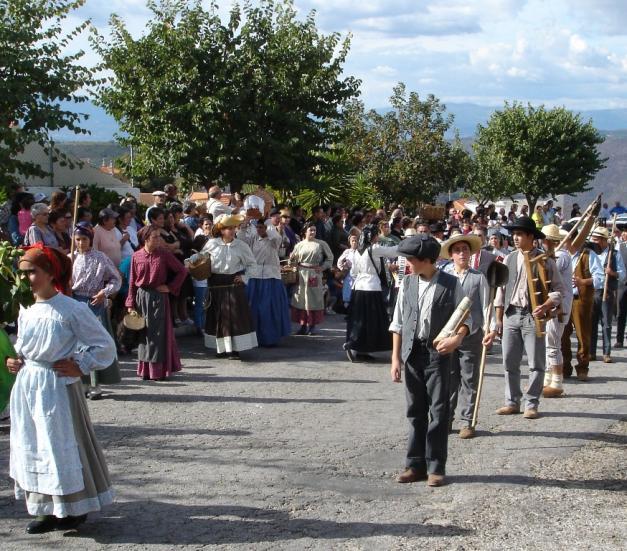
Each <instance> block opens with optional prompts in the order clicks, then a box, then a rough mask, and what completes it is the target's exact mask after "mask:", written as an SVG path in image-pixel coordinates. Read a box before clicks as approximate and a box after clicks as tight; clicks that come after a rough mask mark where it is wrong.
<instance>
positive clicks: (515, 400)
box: [502, 306, 546, 409]
mask: <svg viewBox="0 0 627 551" xmlns="http://www.w3.org/2000/svg"><path fill="white" fill-rule="evenodd" d="M502 344H503V368H504V370H505V403H506V404H507V405H508V406H514V407H520V402H521V399H522V397H523V393H522V390H521V388H520V364H521V362H522V357H523V351H524V352H526V353H527V361H528V363H529V386H528V388H527V393H526V394H525V409H528V408H531V407H534V408H537V407H538V403H539V402H540V394H541V393H542V388H543V386H544V371H545V369H546V357H545V354H546V343H545V340H544V337H537V336H536V326H535V322H534V320H533V316H532V315H531V313H530V312H529V311H528V310H527V309H521V308H517V307H515V306H510V307H509V308H508V309H507V311H506V312H505V315H504V316H503V339H502Z"/></svg>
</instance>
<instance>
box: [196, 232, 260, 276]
mask: <svg viewBox="0 0 627 551" xmlns="http://www.w3.org/2000/svg"><path fill="white" fill-rule="evenodd" d="M198 255H199V256H206V255H209V256H211V272H212V273H214V274H236V273H238V272H244V273H245V275H244V279H245V280H246V279H248V278H251V277H257V273H258V267H257V261H256V260H255V256H254V255H253V252H252V251H251V250H250V247H249V246H248V245H247V244H246V243H244V241H242V240H241V239H233V241H231V242H230V243H225V242H224V241H223V240H222V238H221V237H217V238H216V239H210V240H209V241H207V243H206V244H205V246H204V247H203V248H202V251H200V252H199V253H198ZM195 256H196V255H193V256H192V258H194V257H195ZM194 260H195V259H194Z"/></svg>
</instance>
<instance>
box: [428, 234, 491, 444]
mask: <svg viewBox="0 0 627 551" xmlns="http://www.w3.org/2000/svg"><path fill="white" fill-rule="evenodd" d="M480 249H481V238H480V237H479V236H478V235H472V234H468V235H461V234H460V235H455V236H453V237H451V238H449V239H448V240H447V241H445V242H444V243H442V250H441V252H440V257H442V258H445V259H451V260H452V262H449V263H448V264H447V265H446V266H445V267H444V269H443V271H444V272H446V273H449V274H451V275H454V276H455V277H456V278H457V279H459V282H460V283H461V286H462V290H463V291H464V294H465V295H466V296H467V297H468V298H469V299H470V300H471V301H472V305H471V307H470V315H471V317H472V328H471V330H470V334H469V335H467V336H466V337H464V340H463V341H462V344H461V346H460V347H459V348H457V350H455V351H454V352H453V362H452V366H451V367H452V368H451V399H450V427H451V428H452V425H453V419H454V418H455V409H456V408H457V402H458V397H459V401H460V402H461V404H460V405H461V412H460V415H461V421H462V427H461V428H460V431H459V437H460V438H474V436H475V429H474V428H472V426H471V423H472V416H473V413H474V409H475V404H476V399H477V384H478V382H479V363H480V361H481V348H482V344H483V338H484V334H483V326H484V320H485V319H486V317H485V315H486V314H487V312H486V308H487V307H488V304H489V301H490V298H489V294H490V293H489V289H488V282H487V280H486V278H485V276H484V275H483V274H482V273H481V272H480V271H479V270H475V269H473V268H471V267H470V258H471V255H473V254H475V253H476V252H477V251H479V250H480ZM485 336H486V338H487V341H486V344H490V343H491V342H492V340H494V337H495V336H496V332H495V331H494V332H490V333H488V335H485Z"/></svg>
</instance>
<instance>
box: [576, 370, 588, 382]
mask: <svg viewBox="0 0 627 551" xmlns="http://www.w3.org/2000/svg"><path fill="white" fill-rule="evenodd" d="M589 378H590V377H588V372H587V371H577V380H578V381H581V382H582V383H585V382H586V381H587V380H588V379H589Z"/></svg>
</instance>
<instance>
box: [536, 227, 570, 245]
mask: <svg viewBox="0 0 627 551" xmlns="http://www.w3.org/2000/svg"><path fill="white" fill-rule="evenodd" d="M542 233H543V234H544V239H547V240H549V241H558V242H559V241H561V240H562V239H563V238H564V236H565V235H567V234H566V232H563V230H560V229H559V227H558V226H557V225H556V224H548V225H547V226H544V227H543V228H542Z"/></svg>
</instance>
